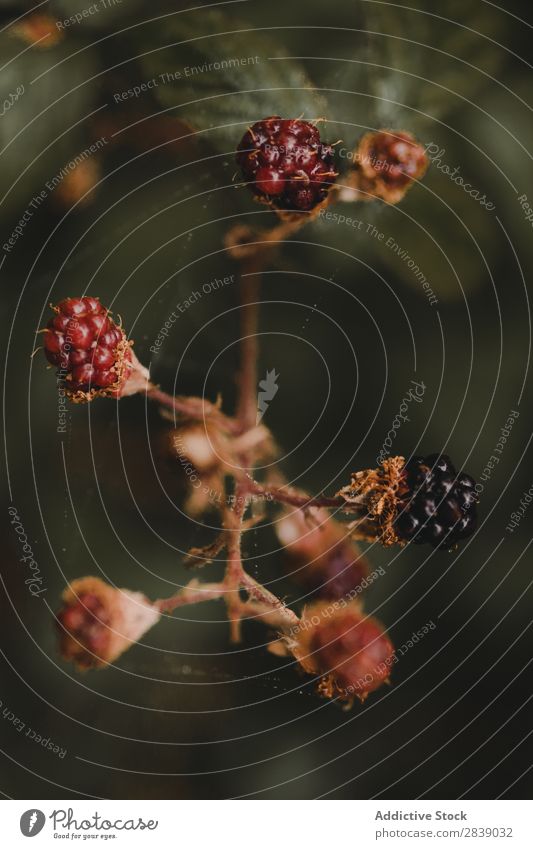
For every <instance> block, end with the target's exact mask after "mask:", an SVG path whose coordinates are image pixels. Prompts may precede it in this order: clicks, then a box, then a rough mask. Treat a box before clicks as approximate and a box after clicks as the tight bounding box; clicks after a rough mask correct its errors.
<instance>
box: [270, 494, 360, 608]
mask: <svg viewBox="0 0 533 849" xmlns="http://www.w3.org/2000/svg"><path fill="white" fill-rule="evenodd" d="M276 533H277V536H278V539H279V541H280V543H281V544H282V545H283V546H284V548H285V551H286V553H287V555H288V558H287V560H288V564H287V565H288V567H289V568H290V577H291V578H292V579H293V580H294V581H295V583H297V584H299V585H300V586H302V587H304V588H305V589H308V590H310V591H312V592H313V593H314V594H315V595H316V596H318V597H320V598H342V597H344V596H347V595H348V594H350V593H352V594H353V593H355V594H357V593H359V592H360V591H361V587H362V584H363V582H364V579H365V578H367V577H368V574H369V571H370V570H369V567H368V563H367V560H366V558H365V557H363V555H362V554H361V552H360V551H359V549H358V548H357V545H356V544H355V543H354V542H353V540H352V539H351V538H350V535H349V531H348V530H347V527H346V525H345V524H341V523H340V522H337V521H335V519H332V518H331V516H330V515H329V513H328V512H327V511H326V510H324V509H322V508H317V507H311V508H308V509H307V510H295V509H287V510H286V511H285V512H284V514H283V515H282V516H281V518H280V519H278V521H277V522H276Z"/></svg>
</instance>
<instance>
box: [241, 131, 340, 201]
mask: <svg viewBox="0 0 533 849" xmlns="http://www.w3.org/2000/svg"><path fill="white" fill-rule="evenodd" d="M237 163H238V164H239V166H240V168H241V170H242V173H243V176H244V179H245V180H246V181H247V183H248V184H249V187H250V189H251V190H252V192H253V193H254V194H255V195H256V197H258V199H259V200H263V201H265V202H266V203H271V204H272V205H273V206H275V207H276V208H277V209H281V210H302V211H305V212H308V211H310V210H312V209H313V208H314V207H316V206H317V205H318V204H319V203H321V201H323V200H324V198H325V197H326V196H327V193H328V191H329V189H330V187H331V184H332V183H333V182H334V181H335V178H336V176H337V173H336V171H335V167H334V152H333V148H332V147H331V145H326V144H322V143H321V141H320V134H319V132H318V130H317V128H316V127H315V126H314V125H313V124H310V123H309V122H308V121H300V120H298V119H288V120H287V119H282V118H280V117H278V116H273V117H271V118H264V119H263V120H262V121H257V123H255V124H254V125H253V126H252V127H250V129H249V130H247V131H246V133H245V134H244V136H243V138H242V140H241V142H240V144H239V147H238V152H237Z"/></svg>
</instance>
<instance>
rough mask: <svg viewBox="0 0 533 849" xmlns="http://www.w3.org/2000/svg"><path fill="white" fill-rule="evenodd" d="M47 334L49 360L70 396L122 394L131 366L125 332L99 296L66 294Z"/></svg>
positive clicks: (46, 349)
mask: <svg viewBox="0 0 533 849" xmlns="http://www.w3.org/2000/svg"><path fill="white" fill-rule="evenodd" d="M53 309H54V312H55V315H54V317H53V318H51V319H50V321H49V322H48V325H47V327H46V330H45V335H44V352H45V355H46V358H47V360H48V362H50V363H52V365H55V366H57V367H58V376H59V377H61V378H63V379H64V380H65V384H66V386H67V392H68V395H69V397H70V398H71V399H72V400H74V401H88V400H91V398H92V397H94V396H95V395H97V394H104V395H114V396H118V395H120V394H121V390H122V388H123V387H124V385H125V383H126V381H127V379H128V377H129V375H130V373H131V370H132V352H131V346H130V343H129V342H128V340H127V338H126V334H125V333H124V331H123V330H122V328H121V327H119V326H118V325H117V324H115V322H114V321H113V319H112V318H110V316H109V314H108V311H107V310H106V309H105V308H104V307H103V306H102V304H101V303H100V301H99V300H98V298H91V297H86V298H65V299H64V300H63V301H61V302H60V303H59V304H58V305H57V306H56V307H53Z"/></svg>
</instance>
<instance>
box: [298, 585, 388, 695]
mask: <svg viewBox="0 0 533 849" xmlns="http://www.w3.org/2000/svg"><path fill="white" fill-rule="evenodd" d="M291 636H292V639H293V643H292V645H291V651H292V653H293V654H294V656H295V657H296V658H297V660H299V662H300V664H301V666H302V667H303V669H304V670H305V671H306V672H308V673H310V674H314V675H320V676H322V679H321V681H320V685H319V691H320V692H321V693H322V695H325V696H328V697H337V698H340V699H342V700H347V701H350V700H351V699H353V698H354V697H357V698H358V699H360V700H361V701H364V699H365V698H366V697H367V696H368V694H369V693H371V692H373V691H374V690H377V689H378V687H381V685H382V684H383V683H385V682H387V681H388V679H389V674H390V670H391V668H392V665H393V663H394V647H393V645H392V643H391V641H390V640H389V638H388V636H387V634H386V633H385V629H384V627H383V625H382V624H381V622H378V620H377V619H374V618H373V617H371V616H365V614H364V613H363V611H362V609H361V606H360V604H359V603H358V602H357V601H352V602H350V603H349V604H341V603H340V602H332V603H331V604H329V605H325V604H324V603H323V602H317V603H316V604H313V605H311V606H310V607H309V608H306V610H305V611H304V615H303V616H302V620H301V624H300V626H299V628H298V629H294V631H293V634H292V635H291Z"/></svg>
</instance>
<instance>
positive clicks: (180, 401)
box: [146, 384, 241, 433]
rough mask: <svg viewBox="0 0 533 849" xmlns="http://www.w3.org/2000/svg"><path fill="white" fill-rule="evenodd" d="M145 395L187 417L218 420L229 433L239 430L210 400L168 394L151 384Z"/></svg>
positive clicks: (238, 426)
mask: <svg viewBox="0 0 533 849" xmlns="http://www.w3.org/2000/svg"><path fill="white" fill-rule="evenodd" d="M146 395H147V397H148V398H150V399H151V400H152V401H156V402H157V403H158V404H161V405H162V406H163V407H167V408H168V409H170V410H173V411H174V412H175V413H178V414H179V415H182V416H185V417H186V418H188V419H198V420H200V421H204V420H205V419H212V420H213V421H215V422H218V423H219V424H220V426H221V427H222V428H223V429H224V430H226V431H228V432H229V433H239V432H240V430H241V428H240V425H239V424H238V422H236V421H235V419H232V418H230V417H229V416H226V415H225V414H224V413H223V412H222V411H221V410H220V409H219V408H218V407H217V406H216V405H215V404H212V403H211V402H210V401H204V399H203V398H185V397H180V396H174V395H169V394H168V393H167V392H163V391H162V390H161V389H159V387H157V386H153V385H152V384H150V385H149V387H148V389H147V390H146Z"/></svg>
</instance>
